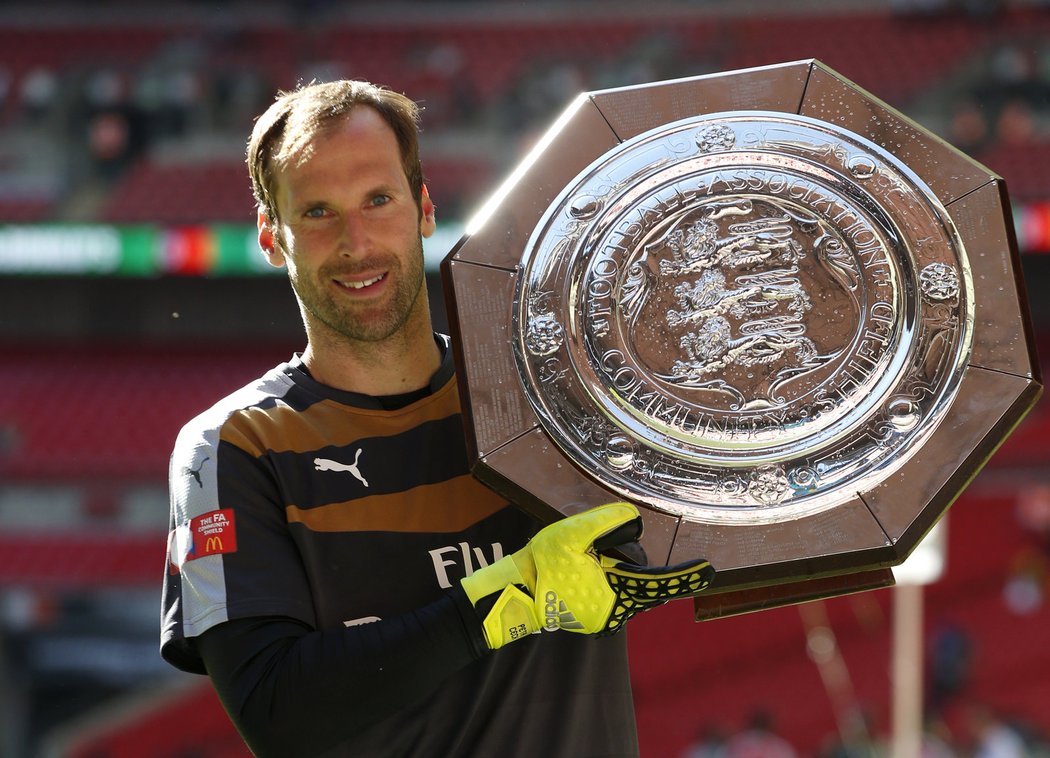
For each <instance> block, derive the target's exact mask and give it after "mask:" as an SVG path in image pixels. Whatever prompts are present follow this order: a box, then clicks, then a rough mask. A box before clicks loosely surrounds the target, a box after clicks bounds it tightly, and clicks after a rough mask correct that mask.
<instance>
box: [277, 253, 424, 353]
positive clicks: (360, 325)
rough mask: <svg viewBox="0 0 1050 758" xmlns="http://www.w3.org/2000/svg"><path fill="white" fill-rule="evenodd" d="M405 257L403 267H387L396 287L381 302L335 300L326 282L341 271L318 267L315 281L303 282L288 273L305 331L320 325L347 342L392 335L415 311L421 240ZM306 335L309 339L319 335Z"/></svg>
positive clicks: (420, 283)
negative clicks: (385, 299)
mask: <svg viewBox="0 0 1050 758" xmlns="http://www.w3.org/2000/svg"><path fill="white" fill-rule="evenodd" d="M408 261H409V264H408V265H407V266H406V267H401V266H398V265H392V266H390V267H389V271H388V274H387V275H388V276H392V277H393V278H394V283H395V287H396V288H395V290H394V292H393V296H392V297H391V298H390V299H388V300H387V301H386V303H385V305H378V304H377V305H372V304H365V303H343V302H340V301H339V296H338V295H333V294H332V293H330V292H328V291H327V286H328V283H329V282H331V281H332V279H333V278H335V275H336V273H340V274H343V275H345V274H346V273H347V272H345V271H339V272H333V271H330V270H325V269H321V270H319V271H318V272H317V274H316V281H315V282H313V283H311V284H304V283H303V282H302V281H301V280H300V279H299V278H298V277H292V278H291V284H292V289H293V290H294V291H295V294H296V296H297V297H298V299H299V304H300V308H301V309H302V311H303V319H304V321H305V323H306V324H307V331H308V333H309V332H311V331H316V330H317V329H318V328H320V330H321V331H324V332H327V333H328V337H330V338H335V339H336V340H339V341H342V342H346V343H351V344H359V343H370V344H375V343H379V342H384V341H386V340H389V339H392V338H394V337H396V336H397V335H398V333H399V332H401V331H402V330H403V329H404V328H405V326H406V324H407V323H408V322H409V319H410V318H411V317H412V315H413V314H414V313H415V311H416V309H417V307H418V302H419V299H420V297H421V296H422V293H423V291H424V287H425V276H424V271H423V243H422V241H419V242H417V243H416V250H414V251H413V254H412V255H411V256H410V257H409V258H408ZM380 309H381V310H380ZM311 325H312V326H313V328H311ZM309 336H310V338H311V341H313V339H314V338H315V337H319V336H320V335H317V334H309Z"/></svg>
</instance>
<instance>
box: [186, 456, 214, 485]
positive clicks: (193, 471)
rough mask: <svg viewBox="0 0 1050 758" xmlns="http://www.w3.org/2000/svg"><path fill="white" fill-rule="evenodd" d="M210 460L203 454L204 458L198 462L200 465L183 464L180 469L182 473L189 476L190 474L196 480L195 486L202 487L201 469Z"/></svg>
mask: <svg viewBox="0 0 1050 758" xmlns="http://www.w3.org/2000/svg"><path fill="white" fill-rule="evenodd" d="M210 460H211V457H210V456H205V457H204V460H203V461H201V462H200V465H198V466H197V468H190V467H189V466H185V467H184V468H183V469H182V471H183V473H186V474H189V475H190V476H192V477H193V478H194V479H196V480H197V486H198V487H200V488H201V489H203V488H204V482H202V481H201V469H203V468H204V464H205V463H207V462H208V461H210Z"/></svg>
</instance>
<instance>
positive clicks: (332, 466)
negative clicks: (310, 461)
mask: <svg viewBox="0 0 1050 758" xmlns="http://www.w3.org/2000/svg"><path fill="white" fill-rule="evenodd" d="M359 460H361V448H358V449H357V455H356V456H354V462H353V463H340V462H339V461H333V460H329V459H328V458H314V469H315V470H317V471H346V472H349V473H351V474H353V475H354V477H355V478H356V479H357V480H358V481H359V482H361V484H363V485H365V486H366V487H367V486H368V481H367V480H366V479H365V478H364V477H363V476H361V469H359V468H358V467H357V462H358V461H359Z"/></svg>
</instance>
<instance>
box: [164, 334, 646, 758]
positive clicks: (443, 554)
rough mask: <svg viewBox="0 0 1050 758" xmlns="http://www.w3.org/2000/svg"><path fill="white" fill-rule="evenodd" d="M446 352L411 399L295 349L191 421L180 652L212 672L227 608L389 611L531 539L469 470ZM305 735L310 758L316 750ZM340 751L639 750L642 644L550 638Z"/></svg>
mask: <svg viewBox="0 0 1050 758" xmlns="http://www.w3.org/2000/svg"><path fill="white" fill-rule="evenodd" d="M445 352H446V356H445V359H444V362H443V364H442V367H441V369H440V370H439V372H438V373H437V374H436V375H435V377H434V379H433V381H432V383H431V389H432V392H430V393H429V394H427V395H426V396H425V397H422V398H421V399H419V400H416V401H415V402H411V403H409V404H408V405H406V406H404V407H400V408H396V409H393V410H387V409H384V407H383V403H382V402H381V401H380V399H376V398H370V397H366V396H362V395H357V394H354V393H348V392H341V391H338V390H334V389H332V388H330V387H326V386H324V385H321V384H319V383H317V382H315V381H313V380H312V379H311V378H310V377H309V376H308V375H307V373H306V372H305V371H304V370H303V368H302V364H301V361H300V359H299V358H298V356H296V357H294V358H293V359H292V360H291V361H289V362H288V363H285V364H282V365H280V366H278V367H276V368H275V369H273V370H272V371H270V372H269V373H267V374H266V375H264V376H263V377H261V378H260V379H259V380H257V381H256V382H254V383H252V384H251V385H249V386H247V387H244V388H243V389H241V390H239V391H238V392H236V393H234V394H232V395H230V396H228V397H227V398H225V399H223V400H222V401H220V402H219V403H217V404H216V405H215V406H213V407H212V408H211V409H209V410H208V411H206V412H204V413H203V414H201V415H200V416H198V417H197V418H196V419H194V420H193V421H191V422H190V423H189V424H187V425H186V426H185V427H184V428H183V430H182V432H181V433H180V435H179V437H178V440H177V442H176V445H175V450H174V452H173V454H172V459H171V469H170V486H171V507H172V513H171V525H170V528H171V531H170V533H169V538H168V571H167V581H166V583H165V588H164V596H163V608H162V613H163V617H162V629H161V651H162V654H163V655H164V657H165V658H166V659H167V660H168V661H169V662H171V663H172V664H173V665H175V666H177V667H178V668H181V669H183V670H186V671H192V672H196V673H204V668H203V663H202V661H201V659H200V656H199V655H198V653H197V651H196V645H195V638H196V637H198V636H199V635H201V634H203V633H204V632H205V631H207V630H208V629H210V628H212V627H214V626H216V625H218V624H222V623H223V622H225V621H227V620H233V619H244V618H255V617H290V618H293V619H297V620H299V621H301V622H304V623H305V624H307V625H309V626H310V627H312V628H314V629H318V630H324V629H336V628H348V627H349V628H352V627H354V626H358V625H364V624H371V623H379V622H381V621H382V619H384V618H388V617H394V616H397V615H399V614H403V613H408V612H411V611H413V610H415V609H418V608H420V607H422V606H424V605H427V604H429V603H432V602H434V601H435V600H437V599H439V598H441V597H442V596H443V595H446V594H448V593H449V592H450V591H451V589H452V588H453V587H456V586H458V583H459V581H460V580H461V579H462V578H463V577H464V576H466V575H468V574H469V573H471V572H473V571H475V570H477V569H479V568H481V567H483V566H486V565H488V564H490V563H492V562H493V561H494V560H497V559H498V558H500V557H502V556H504V555H508V554H510V553H512V552H514V551H516V550H518V549H519V548H521V547H522V546H524V545H525V543H526V542H527V541H528V539H529V537H530V536H531V535H532V534H533V533H534V532H535V531H536V529H537V528H538V526H539V525H538V524H537V523H536V522H535V521H534V520H533V519H532V518H531V517H530V516H528V515H527V514H525V513H524V512H523V511H521V510H519V509H517V508H515V507H513V506H511V505H510V504H508V503H507V502H506V501H504V500H503V499H502V498H500V497H498V496H497V495H496V494H495V493H493V492H492V491H491V490H489V489H488V488H486V487H484V486H483V485H481V484H480V483H478V482H477V481H476V480H475V479H474V478H473V477H472V476H471V475H470V474H469V471H468V468H467V459H466V452H465V448H464V441H463V431H462V421H461V418H460V409H459V397H458V392H457V389H456V381H455V376H454V373H453V365H452V361H451V356H450V352H451V351H449V350H446V351H445ZM397 686H401V687H412V686H413V682H412V681H410V680H408V681H404V682H399V683H397ZM304 740H305V742H304V746H303V748H304V749H303V752H302V755H309V754H313V752H316V751H311V749H310V748H309V745H308V742H309V737H308V735H304ZM326 754H330V755H339V756H344V755H345V756H351V755H353V756H357V755H369V756H371V755H377V756H387V755H389V756H452V755H461V756H468V755H471V756H473V755H477V756H488V755H492V756H495V755H499V756H539V755H544V756H558V755H565V756H569V755H572V756H575V757H582V756H632V755H637V745H636V736H635V725H634V712H633V704H632V700H631V691H630V684H629V676H628V669H627V656H626V638H625V636H624V635H623V634H620V635H617V636H614V637H610V638H600V639H599V638H591V637H585V636H582V635H576V634H571V633H568V632H555V633H544V634H541V635H533V636H532V637H530V638H528V639H526V640H524V641H520V642H516V643H514V644H512V645H509V646H507V647H505V648H503V649H502V650H499V651H496V652H495V653H492V654H490V655H484V656H482V657H480V658H479V659H478V660H476V661H475V662H474V663H472V664H470V665H468V666H467V667H466V668H463V669H461V670H459V671H458V672H457V673H455V674H453V675H452V676H451V677H450V678H449V679H448V680H447V681H446V682H444V683H443V685H442V686H441V687H439V688H438V690H437V691H436V692H433V693H429V694H428V695H426V696H425V697H424V698H423V699H422V700H421V701H420V702H419V703H418V704H417V705H413V706H411V707H408V708H405V709H404V710H401V711H399V712H397V713H393V714H390V715H389V716H387V717H385V718H383V719H382V720H380V721H379V722H378V723H375V724H373V725H372V726H370V727H368V728H366V729H364V730H363V731H361V732H360V733H358V734H356V735H354V736H353V737H352V738H351V739H349V740H348V741H347V743H346V744H345V745H344V746H343V747H342V748H341V749H339V750H336V751H334V752H331V753H326Z"/></svg>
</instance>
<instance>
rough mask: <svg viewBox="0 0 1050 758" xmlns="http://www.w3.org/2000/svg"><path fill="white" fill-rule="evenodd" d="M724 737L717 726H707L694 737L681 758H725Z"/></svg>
mask: <svg viewBox="0 0 1050 758" xmlns="http://www.w3.org/2000/svg"><path fill="white" fill-rule="evenodd" d="M725 745H726V736H725V734H724V733H723V732H722V730H721V729H719V728H718V727H717V726H715V725H713V724H708V725H707V726H705V727H704V728H703V729H701V730H700V732H699V733H698V734H697V735H696V740H695V741H694V742H693V743H692V744H691V745H690V746H689V747H687V748H686V749H685V752H683V753H682V755H681V758H725Z"/></svg>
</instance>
